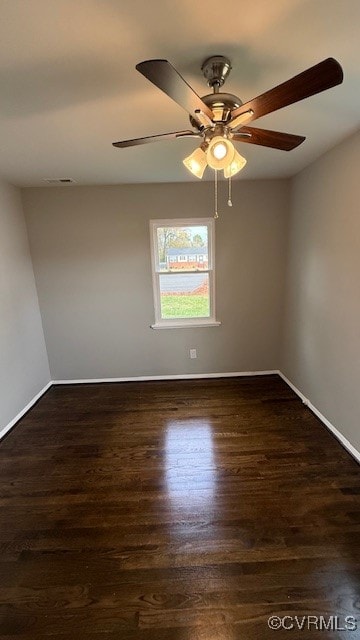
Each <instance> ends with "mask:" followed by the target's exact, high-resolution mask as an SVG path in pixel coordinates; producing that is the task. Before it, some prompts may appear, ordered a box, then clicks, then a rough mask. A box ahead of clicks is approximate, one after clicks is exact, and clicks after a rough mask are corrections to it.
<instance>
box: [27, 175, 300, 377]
mask: <svg viewBox="0 0 360 640" xmlns="http://www.w3.org/2000/svg"><path fill="white" fill-rule="evenodd" d="M221 187H222V194H221V200H222V205H221V207H220V210H221V214H220V219H219V220H218V221H217V223H216V261H217V274H216V284H217V317H218V319H219V320H221V322H222V325H221V326H220V327H211V328H197V329H172V330H152V329H150V328H149V325H150V324H151V323H152V322H153V321H154V312H153V296H152V280H151V270H150V241H149V220H150V219H152V218H171V217H174V218H176V217H201V216H204V217H208V216H209V215H212V211H213V206H214V205H213V184H211V183H199V184H193V183H189V184H161V185H126V186H118V187H68V188H42V189H41V188H40V189H25V190H23V202H24V206H25V211H26V218H27V224H28V230H29V237H30V244H31V251H32V255H33V264H34V271H35V275H36V282H37V287H38V292H39V300H40V307H41V312H42V319H43V324H44V330H45V335H46V341H47V347H48V355H49V360H50V368H51V374H52V378H53V379H77V378H103V377H106V378H107V377H127V376H144V375H165V374H186V373H211V372H231V371H246V370H266V369H276V368H278V366H279V350H280V321H281V312H282V295H283V278H284V266H285V257H286V256H285V253H286V252H285V248H286V246H285V243H286V233H287V218H288V206H289V202H288V195H289V194H288V187H289V183H288V182H287V181H281V180H278V181H248V182H246V181H238V182H235V183H234V198H233V199H234V207H233V208H232V209H229V208H228V207H227V206H226V204H225V203H226V194H225V184H222V185H221ZM190 348H196V349H197V351H198V358H197V360H190V359H189V349H190Z"/></svg>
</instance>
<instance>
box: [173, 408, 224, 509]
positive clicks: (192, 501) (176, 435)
mask: <svg viewBox="0 0 360 640" xmlns="http://www.w3.org/2000/svg"><path fill="white" fill-rule="evenodd" d="M165 480H166V487H167V491H168V498H169V500H170V502H171V505H172V506H173V507H176V508H177V509H179V510H181V513H179V516H181V517H183V516H186V515H188V514H189V513H191V512H193V511H196V513H197V514H199V511H200V512H201V510H202V509H204V508H205V509H209V506H210V505H211V504H212V503H213V501H214V495H215V485H216V468H215V457H214V444H213V432H212V426H211V424H210V423H209V422H208V421H206V422H204V420H196V419H193V420H174V421H171V422H169V423H168V425H167V427H166V433H165Z"/></svg>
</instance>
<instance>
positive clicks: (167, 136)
mask: <svg viewBox="0 0 360 640" xmlns="http://www.w3.org/2000/svg"><path fill="white" fill-rule="evenodd" d="M199 137H201V134H200V133H196V132H195V131H190V130H189V131H173V132H172V133H159V134H158V135H156V136H146V137H145V138H135V139H134V140H121V141H120V142H113V143H112V145H113V147H118V148H119V149H122V148H124V147H136V146H137V145H138V144H148V143H149V142H161V141H162V140H174V139H175V138H199Z"/></svg>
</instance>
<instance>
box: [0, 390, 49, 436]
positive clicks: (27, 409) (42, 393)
mask: <svg viewBox="0 0 360 640" xmlns="http://www.w3.org/2000/svg"><path fill="white" fill-rule="evenodd" d="M52 384H53V383H52V380H50V382H48V383H47V384H46V385H45V387H44V388H43V389H41V391H39V393H37V394H36V396H34V397H33V398H32V400H30V402H29V403H28V404H27V405H26V407H24V408H23V409H22V410H21V411H20V412H19V413H18V414H17V415H16V416H15V418H13V419H12V420H11V422H9V424H7V425H6V427H4V428H3V429H1V431H0V440H1V439H2V438H3V437H4V436H5V435H6V434H7V433H8V431H10V429H12V428H13V427H14V426H15V425H16V423H17V422H19V420H20V418H22V417H23V416H24V415H25V413H27V412H28V411H29V409H31V407H32V406H33V405H34V404H35V402H37V401H38V400H40V398H41V396H43V395H44V393H45V392H46V391H47V390H48V389H49V388H50V387H51V386H52Z"/></svg>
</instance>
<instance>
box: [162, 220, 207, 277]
mask: <svg viewBox="0 0 360 640" xmlns="http://www.w3.org/2000/svg"><path fill="white" fill-rule="evenodd" d="M156 259H157V265H156V270H157V271H183V270H186V271H198V270H200V269H202V270H206V269H208V268H209V250H208V228H207V226H205V225H199V226H195V225H194V226H190V227H158V228H157V256H156Z"/></svg>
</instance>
